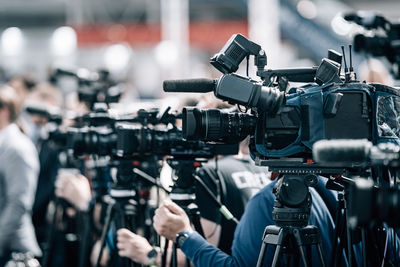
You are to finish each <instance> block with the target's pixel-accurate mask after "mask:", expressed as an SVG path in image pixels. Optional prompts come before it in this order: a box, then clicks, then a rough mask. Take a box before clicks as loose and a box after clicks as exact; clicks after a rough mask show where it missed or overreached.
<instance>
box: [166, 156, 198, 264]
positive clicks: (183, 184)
mask: <svg viewBox="0 0 400 267" xmlns="http://www.w3.org/2000/svg"><path fill="white" fill-rule="evenodd" d="M167 162H168V164H169V165H170V166H171V167H172V168H173V169H174V170H175V174H176V177H177V179H176V180H175V181H174V186H173V188H172V191H171V193H170V194H169V196H170V198H171V200H172V201H174V202H175V203H176V204H177V205H178V206H180V207H181V208H182V209H183V210H184V211H185V212H186V214H187V215H188V217H189V219H190V222H191V223H192V224H193V225H194V228H195V229H196V231H197V232H198V233H199V234H200V235H202V236H203V237H204V232H203V228H202V227H201V224H200V211H199V208H198V206H197V204H196V203H195V200H196V196H195V193H194V192H195V188H194V181H195V180H194V178H193V173H194V172H195V169H196V168H197V167H200V165H201V163H200V162H199V161H197V160H182V159H174V158H171V159H168V160H167ZM167 249H168V241H167V242H166V243H165V249H164V254H163V257H162V262H161V266H164V267H165V266H166V256H167ZM177 265H178V256H177V246H176V244H174V245H173V250H172V255H171V262H170V266H173V267H175V266H177ZM186 266H190V261H189V260H188V259H186Z"/></svg>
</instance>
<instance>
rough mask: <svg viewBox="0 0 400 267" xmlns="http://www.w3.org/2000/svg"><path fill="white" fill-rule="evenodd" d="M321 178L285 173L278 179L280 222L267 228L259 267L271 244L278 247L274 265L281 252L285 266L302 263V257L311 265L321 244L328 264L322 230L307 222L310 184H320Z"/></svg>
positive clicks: (276, 214) (276, 206)
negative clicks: (313, 252) (312, 248)
mask: <svg viewBox="0 0 400 267" xmlns="http://www.w3.org/2000/svg"><path fill="white" fill-rule="evenodd" d="M317 179H318V178H317V177H316V176H315V175H284V176H283V177H282V178H280V179H279V180H278V181H277V183H276V184H275V187H274V190H273V192H274V194H275V196H276V199H275V202H274V208H273V212H272V218H273V220H274V221H275V223H276V225H270V226H267V227H266V228H265V231H264V235H263V244H262V246H261V251H260V254H259V257H258V261H257V267H261V266H262V264H263V260H264V256H265V252H266V249H267V245H268V244H271V245H275V246H276V250H275V253H274V257H273V260H272V266H273V267H275V266H277V265H278V262H279V257H280V254H281V252H283V254H284V256H285V257H284V259H283V260H284V262H285V266H298V264H299V257H300V258H301V261H302V263H303V265H304V266H310V265H311V246H312V245H315V246H316V247H317V250H318V255H319V258H320V262H321V266H325V263H324V259H323V256H322V249H321V237H320V233H319V229H318V228H317V227H316V226H312V225H307V223H308V219H309V217H310V212H311V202H312V201H311V194H310V192H309V190H308V187H309V186H316V184H317V182H318V180H317ZM299 254H300V255H299Z"/></svg>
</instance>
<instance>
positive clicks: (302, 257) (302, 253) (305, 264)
mask: <svg viewBox="0 0 400 267" xmlns="http://www.w3.org/2000/svg"><path fill="white" fill-rule="evenodd" d="M299 251H300V256H301V259H302V260H303V264H304V267H307V266H308V265H309V262H308V260H307V257H306V251H305V249H304V246H299Z"/></svg>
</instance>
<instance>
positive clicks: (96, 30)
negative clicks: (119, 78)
mask: <svg viewBox="0 0 400 267" xmlns="http://www.w3.org/2000/svg"><path fill="white" fill-rule="evenodd" d="M74 29H75V31H76V33H77V37H78V46H80V47H88V46H93V45H101V44H112V43H127V44H129V45H131V46H132V47H146V46H147V47H148V46H149V45H156V44H157V43H159V42H161V26H160V24H145V23H138V24H112V25H109V24H93V25H84V26H80V27H74ZM189 33H190V35H189V39H190V45H191V46H193V47H197V48H200V49H204V50H209V51H213V52H215V50H219V49H220V48H221V47H222V46H223V45H224V44H225V43H226V40H228V39H229V38H230V37H231V36H232V35H233V34H235V33H241V34H243V35H245V36H247V35H248V24H247V21H246V20H230V21H202V22H201V21H197V22H192V23H190V27H189Z"/></svg>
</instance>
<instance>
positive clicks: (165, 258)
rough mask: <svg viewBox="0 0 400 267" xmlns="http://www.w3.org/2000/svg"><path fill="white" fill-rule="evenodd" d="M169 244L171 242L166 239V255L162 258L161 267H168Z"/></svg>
mask: <svg viewBox="0 0 400 267" xmlns="http://www.w3.org/2000/svg"><path fill="white" fill-rule="evenodd" d="M168 243H169V240H168V239H166V240H165V245H164V253H163V254H162V256H161V267H167V255H168Z"/></svg>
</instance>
